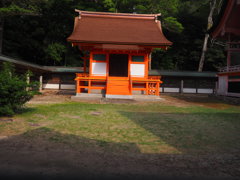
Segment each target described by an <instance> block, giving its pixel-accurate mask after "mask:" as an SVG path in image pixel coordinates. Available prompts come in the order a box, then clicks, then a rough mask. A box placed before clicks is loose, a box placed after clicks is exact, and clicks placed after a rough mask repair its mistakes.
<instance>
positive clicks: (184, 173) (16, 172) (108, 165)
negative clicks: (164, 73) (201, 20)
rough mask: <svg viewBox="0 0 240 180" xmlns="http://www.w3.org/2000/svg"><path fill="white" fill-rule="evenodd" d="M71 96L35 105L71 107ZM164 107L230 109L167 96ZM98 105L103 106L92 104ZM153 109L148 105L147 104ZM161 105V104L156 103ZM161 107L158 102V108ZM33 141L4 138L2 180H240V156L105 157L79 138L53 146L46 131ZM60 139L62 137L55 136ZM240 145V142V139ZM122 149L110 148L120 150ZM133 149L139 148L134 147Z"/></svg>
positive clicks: (202, 99) (202, 98) (41, 99)
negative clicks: (73, 143)
mask: <svg viewBox="0 0 240 180" xmlns="http://www.w3.org/2000/svg"><path fill="white" fill-rule="evenodd" d="M70 96H71V95H57V94H56V93H54V92H45V93H44V94H43V95H38V96H35V97H34V98H33V99H32V100H31V101H30V102H29V104H30V105H35V104H51V103H63V102H69V101H70ZM162 98H163V99H162V100H161V103H164V104H167V105H171V106H178V107H186V106H188V107H189V106H192V105H197V106H205V107H210V108H217V109H222V108H227V107H229V106H230V105H228V104H223V103H222V102H218V101H217V100H216V99H214V97H208V96H207V95H198V96H197V95H188V96H187V95H184V96H168V95H162ZM93 103H101V102H99V101H97V100H96V101H93ZM138 103H146V102H138ZM147 103H149V102H147ZM153 103H156V102H153ZM158 103H159V102H158ZM35 133H38V134H39V136H38V138H36V139H34V141H32V140H31V141H29V140H28V139H26V138H25V136H23V135H15V136H11V137H7V136H6V137H5V136H0V177H2V178H1V179H5V178H6V179H9V178H12V179H20V178H25V179H80V178H81V179H101V178H103V179H239V178H240V151H239V150H236V151H234V152H229V153H219V154H217V153H215V154H198V155H194V154H147V153H141V152H139V150H138V149H137V148H134V147H133V148H132V149H136V150H133V152H129V153H127V154H126V153H115V152H110V151H108V152H106V151H104V150H103V149H101V148H100V147H96V148H95V149H93V148H90V149H89V148H88V146H86V145H84V144H86V143H88V142H89V143H90V141H91V140H90V139H84V138H83V137H81V138H79V137H77V138H79V139H78V141H80V142H83V143H82V144H83V145H80V146H76V147H69V146H67V145H65V144H64V143H58V142H54V143H51V144H50V143H49V142H48V141H47V139H46V134H45V132H44V131H39V132H32V134H30V136H33V135H34V134H35ZM51 133H52V134H54V135H58V132H51ZM238 140H240V139H238ZM119 145H121V144H117V143H116V144H111V146H113V147H114V146H116V147H117V146H119ZM132 146H134V145H132Z"/></svg>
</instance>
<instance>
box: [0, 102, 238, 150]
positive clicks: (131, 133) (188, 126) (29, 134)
mask: <svg viewBox="0 0 240 180" xmlns="http://www.w3.org/2000/svg"><path fill="white" fill-rule="evenodd" d="M239 110H240V108H239V107H236V106H229V107H228V108H225V109H216V108H208V107H201V106H197V105H196V106H192V107H175V106H166V105H162V104H161V103H153V104H150V103H147V104H88V103H72V102H71V103H65V104H54V105H35V106H31V107H28V108H27V109H26V110H25V111H24V112H23V113H22V114H19V115H17V116H15V117H13V118H14V119H15V120H14V121H13V122H1V121H0V136H6V135H7V136H21V138H24V139H28V140H30V141H37V142H39V143H42V142H44V143H50V144H51V143H53V144H54V143H58V144H63V145H66V146H70V147H72V148H76V149H78V148H82V147H84V148H90V149H99V150H104V151H111V152H124V153H126V152H128V153H131V152H134V153H135V152H139V153H163V154H184V153H213V152H230V151H236V150H238V149H240V131H239V130H240V123H239V120H240V111H239Z"/></svg>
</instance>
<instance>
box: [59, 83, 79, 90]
mask: <svg viewBox="0 0 240 180" xmlns="http://www.w3.org/2000/svg"><path fill="white" fill-rule="evenodd" d="M75 87H76V85H73V84H61V89H75Z"/></svg>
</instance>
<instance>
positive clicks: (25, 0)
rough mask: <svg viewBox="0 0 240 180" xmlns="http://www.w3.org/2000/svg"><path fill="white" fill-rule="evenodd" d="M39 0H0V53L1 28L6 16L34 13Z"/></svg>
mask: <svg viewBox="0 0 240 180" xmlns="http://www.w3.org/2000/svg"><path fill="white" fill-rule="evenodd" d="M40 1H41V0H1V2H0V54H2V44H3V43H2V42H3V30H4V21H5V18H6V17H9V16H16V15H36V14H38V11H37V4H38V3H39V2H40Z"/></svg>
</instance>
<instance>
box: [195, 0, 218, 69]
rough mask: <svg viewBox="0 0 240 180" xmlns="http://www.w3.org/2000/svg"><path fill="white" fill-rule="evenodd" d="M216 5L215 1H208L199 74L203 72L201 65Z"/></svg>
mask: <svg viewBox="0 0 240 180" xmlns="http://www.w3.org/2000/svg"><path fill="white" fill-rule="evenodd" d="M216 3H217V0H210V11H209V15H208V24H207V30H206V33H205V37H204V42H203V48H202V54H201V58H200V61H199V66H198V71H199V72H201V71H202V70H203V64H204V60H205V55H206V52H207V45H208V39H209V33H208V30H209V29H210V28H211V27H212V25H213V13H214V10H215V8H216Z"/></svg>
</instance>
